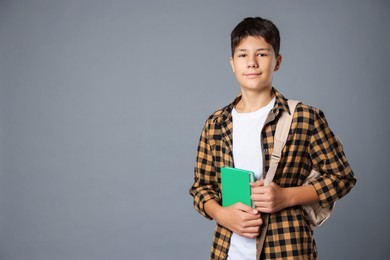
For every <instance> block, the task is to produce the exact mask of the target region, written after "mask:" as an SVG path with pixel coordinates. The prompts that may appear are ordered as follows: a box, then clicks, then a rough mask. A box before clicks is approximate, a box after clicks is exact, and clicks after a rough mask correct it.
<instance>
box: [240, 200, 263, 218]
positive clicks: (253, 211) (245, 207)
mask: <svg viewBox="0 0 390 260" xmlns="http://www.w3.org/2000/svg"><path fill="white" fill-rule="evenodd" d="M235 206H236V207H237V208H238V209H239V210H242V211H245V212H247V213H251V214H255V215H256V214H258V213H259V211H258V210H257V209H255V208H252V207H249V206H248V205H245V204H243V203H241V202H238V203H236V204H235Z"/></svg>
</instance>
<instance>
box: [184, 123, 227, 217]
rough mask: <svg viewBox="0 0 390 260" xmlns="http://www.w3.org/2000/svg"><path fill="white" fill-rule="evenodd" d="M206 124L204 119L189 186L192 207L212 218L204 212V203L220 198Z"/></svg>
mask: <svg viewBox="0 0 390 260" xmlns="http://www.w3.org/2000/svg"><path fill="white" fill-rule="evenodd" d="M208 124H209V121H206V123H205V126H204V127H203V130H202V134H201V136H200V139H199V145H198V149H197V154H196V162H195V168H194V183H193V185H192V186H191V188H190V194H191V196H193V198H194V208H195V209H196V210H197V211H198V212H199V213H200V214H202V215H203V216H205V217H206V218H209V219H212V217H211V216H209V215H208V214H207V213H206V211H205V209H204V204H205V203H206V202H208V201H210V200H213V201H216V202H218V203H219V202H220V201H221V198H220V190H219V185H218V177H217V174H216V167H215V166H214V161H213V156H212V151H211V147H210V144H209V141H208V135H207V129H208Z"/></svg>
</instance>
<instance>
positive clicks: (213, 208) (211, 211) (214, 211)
mask: <svg viewBox="0 0 390 260" xmlns="http://www.w3.org/2000/svg"><path fill="white" fill-rule="evenodd" d="M221 208H222V206H221V205H219V203H218V202H217V201H216V200H213V199H211V200H209V201H207V202H206V203H205V204H204V210H205V212H206V214H207V215H209V216H210V217H211V218H212V219H215V220H216V221H217V218H218V212H219V210H220V209H221Z"/></svg>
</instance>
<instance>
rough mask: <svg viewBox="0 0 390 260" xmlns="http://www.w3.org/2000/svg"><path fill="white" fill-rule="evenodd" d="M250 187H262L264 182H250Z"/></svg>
mask: <svg viewBox="0 0 390 260" xmlns="http://www.w3.org/2000/svg"><path fill="white" fill-rule="evenodd" d="M250 185H251V187H260V186H264V180H258V181H255V182H251V183H250Z"/></svg>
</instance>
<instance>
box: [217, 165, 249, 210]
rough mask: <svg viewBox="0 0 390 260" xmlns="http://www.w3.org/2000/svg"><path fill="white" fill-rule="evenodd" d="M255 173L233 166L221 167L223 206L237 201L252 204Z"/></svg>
mask: <svg viewBox="0 0 390 260" xmlns="http://www.w3.org/2000/svg"><path fill="white" fill-rule="evenodd" d="M254 176H255V175H254V173H253V172H252V171H247V170H243V169H237V168H232V167H221V185H222V206H223V207H228V206H230V205H233V204H235V203H237V202H241V203H243V204H246V205H248V206H252V200H251V188H250V185H249V183H250V182H251V181H254Z"/></svg>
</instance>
